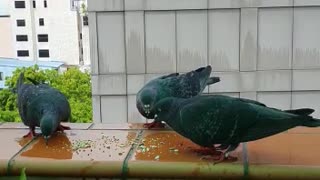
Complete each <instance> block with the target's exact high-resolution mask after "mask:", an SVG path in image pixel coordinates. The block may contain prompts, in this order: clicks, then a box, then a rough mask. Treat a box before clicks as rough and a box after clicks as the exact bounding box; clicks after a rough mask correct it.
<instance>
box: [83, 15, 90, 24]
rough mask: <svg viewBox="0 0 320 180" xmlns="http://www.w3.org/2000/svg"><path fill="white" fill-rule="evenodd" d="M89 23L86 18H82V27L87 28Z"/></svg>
mask: <svg viewBox="0 0 320 180" xmlns="http://www.w3.org/2000/svg"><path fill="white" fill-rule="evenodd" d="M88 24H89V22H88V16H83V25H84V26H88Z"/></svg>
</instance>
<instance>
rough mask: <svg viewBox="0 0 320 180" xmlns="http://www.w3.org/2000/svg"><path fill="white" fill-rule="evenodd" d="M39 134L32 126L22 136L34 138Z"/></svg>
mask: <svg viewBox="0 0 320 180" xmlns="http://www.w3.org/2000/svg"><path fill="white" fill-rule="evenodd" d="M38 135H39V134H37V133H36V132H35V131H34V128H30V131H29V132H28V134H26V135H24V136H23V138H34V137H36V136H38Z"/></svg>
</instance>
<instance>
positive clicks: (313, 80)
mask: <svg viewBox="0 0 320 180" xmlns="http://www.w3.org/2000/svg"><path fill="white" fill-rule="evenodd" d="M88 10H89V22H90V23H89V28H90V45H91V46H90V48H91V51H90V52H91V60H92V68H91V69H92V95H93V114H94V117H93V119H94V122H103V123H120V122H145V121H146V120H145V119H144V118H143V117H141V115H139V112H138V111H137V108H136V106H135V100H136V93H137V92H138V91H139V89H140V88H141V87H142V86H143V85H144V84H145V83H146V82H148V81H149V80H150V79H151V78H154V77H157V76H160V75H164V74H168V73H173V72H181V73H183V72H187V71H190V70H193V69H195V68H198V67H200V66H206V65H208V64H210V65H212V67H213V73H212V75H215V76H219V77H220V78H221V82H219V83H217V84H214V85H211V86H210V87H208V88H206V90H205V92H204V93H210V94H225V95H229V96H235V97H242V98H249V99H253V100H258V101H260V102H263V103H266V104H267V105H270V106H272V107H276V108H281V109H291V108H302V107H310V108H314V109H316V111H315V112H314V116H315V117H318V118H319V117H320V83H319V77H320V70H319V69H320V34H319V32H320V21H319V19H320V1H311V0H277V1H270V0H254V1H252V0H174V1H172V0H92V1H88Z"/></svg>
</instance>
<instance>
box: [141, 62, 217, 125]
mask: <svg viewBox="0 0 320 180" xmlns="http://www.w3.org/2000/svg"><path fill="white" fill-rule="evenodd" d="M211 70H212V68H211V66H206V67H201V68H198V69H196V70H194V71H190V72H188V73H185V74H179V73H173V74H169V75H165V76H161V77H159V78H156V79H153V80H151V81H149V82H148V83H147V84H146V85H145V86H144V87H142V89H141V90H140V91H139V92H138V94H137V99H136V106H137V108H138V110H139V112H140V114H142V115H143V116H144V117H145V118H147V119H153V118H154V112H152V109H153V106H154V105H155V103H157V102H158V101H159V100H161V99H163V98H166V97H180V98H190V97H193V96H197V95H199V94H201V93H202V91H203V90H204V89H205V87H206V86H207V85H210V84H214V83H217V82H219V81H220V78H219V77H210V74H211ZM145 126H147V127H148V128H152V127H163V124H162V123H161V122H153V123H147V124H145Z"/></svg>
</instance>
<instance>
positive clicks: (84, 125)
mask: <svg viewBox="0 0 320 180" xmlns="http://www.w3.org/2000/svg"><path fill="white" fill-rule="evenodd" d="M62 124H63V125H65V126H69V127H70V128H71V129H72V130H73V129H89V127H90V126H91V125H92V123H62Z"/></svg>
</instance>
